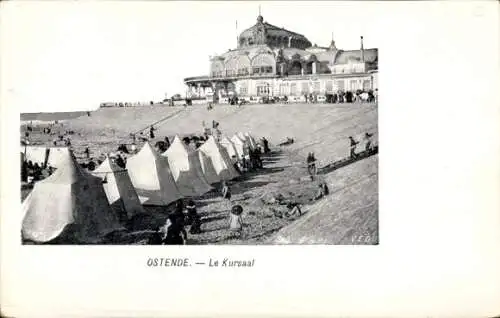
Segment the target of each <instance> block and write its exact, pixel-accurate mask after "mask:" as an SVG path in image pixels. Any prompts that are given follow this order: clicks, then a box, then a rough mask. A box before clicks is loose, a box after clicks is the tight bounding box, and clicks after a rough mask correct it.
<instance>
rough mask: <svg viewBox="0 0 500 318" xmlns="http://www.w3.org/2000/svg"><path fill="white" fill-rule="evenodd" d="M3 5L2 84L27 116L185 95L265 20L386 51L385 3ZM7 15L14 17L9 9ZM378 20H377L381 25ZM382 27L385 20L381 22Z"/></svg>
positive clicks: (317, 37) (321, 38)
mask: <svg viewBox="0 0 500 318" xmlns="http://www.w3.org/2000/svg"><path fill="white" fill-rule="evenodd" d="M3 4H4V8H3V9H6V10H4V12H3V13H4V15H3V16H2V18H3V21H2V36H3V38H4V39H6V40H7V41H5V42H4V43H8V46H7V47H5V46H4V48H3V49H4V52H5V51H6V54H5V55H4V61H3V62H4V64H3V65H6V66H5V69H4V71H3V72H4V73H3V76H4V80H3V82H4V83H6V84H7V86H4V89H5V88H6V89H7V93H8V100H9V101H10V102H9V104H10V105H16V107H18V108H20V110H21V111H22V112H30V111H57V110H63V109H65V110H81V109H94V108H96V107H98V105H99V103H100V102H103V101H149V100H155V101H158V100H161V99H163V98H164V96H165V93H167V94H168V96H171V95H173V94H175V93H181V94H184V92H185V86H184V85H183V78H185V77H190V76H198V75H207V74H208V72H209V61H208V58H209V56H210V55H215V54H221V53H224V52H225V51H227V50H228V49H232V48H235V46H236V36H237V32H236V21H238V28H239V30H238V32H242V31H243V30H244V29H246V28H248V27H250V26H252V25H254V24H255V22H256V18H257V15H258V7H259V4H260V5H261V13H262V16H263V17H264V20H265V21H267V22H269V23H271V24H274V25H276V26H279V27H285V28H287V29H289V30H292V31H295V32H298V33H301V34H303V35H305V36H306V37H307V38H308V39H309V40H310V41H311V42H312V43H317V44H318V45H320V46H327V45H329V43H330V40H331V36H332V32H333V33H334V38H335V41H336V44H337V47H339V48H343V49H358V48H359V47H360V39H359V36H360V35H364V39H365V48H368V47H378V44H379V40H380V36H378V35H380V32H378V31H377V27H376V26H377V25H378V26H380V19H379V18H377V14H376V11H374V10H373V9H374V8H375V7H376V8H377V9H378V11H380V10H381V9H382V8H381V7H380V4H379V5H374V4H370V3H361V2H354V3H352V2H351V3H341V2H333V3H331V2H317V3H314V2H307V3H306V2H180V1H171V2H170V1H169V2H147V1H141V2H114V1H107V2H101V3H97V2H85V3H82V2H78V3H77V2H68V3H64V2H48V3H46V2H41V1H40V2H24V1H23V2H10V3H7V5H5V2H4V3H3ZM5 13H7V14H5ZM377 19H378V22H377V21H376V20H377ZM377 23H378V24H377Z"/></svg>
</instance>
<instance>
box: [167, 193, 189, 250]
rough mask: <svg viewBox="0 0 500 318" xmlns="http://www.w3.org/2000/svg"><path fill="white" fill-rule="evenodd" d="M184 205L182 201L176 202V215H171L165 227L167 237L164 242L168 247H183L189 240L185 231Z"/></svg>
mask: <svg viewBox="0 0 500 318" xmlns="http://www.w3.org/2000/svg"><path fill="white" fill-rule="evenodd" d="M183 210H184V204H183V203H182V200H178V201H177V202H176V206H175V211H174V213H172V214H170V215H169V216H168V219H167V223H166V224H165V227H166V228H167V235H166V237H165V240H164V241H163V242H164V244H166V245H183V244H185V243H186V240H187V232H186V230H185V229H184V224H185V222H184V212H183Z"/></svg>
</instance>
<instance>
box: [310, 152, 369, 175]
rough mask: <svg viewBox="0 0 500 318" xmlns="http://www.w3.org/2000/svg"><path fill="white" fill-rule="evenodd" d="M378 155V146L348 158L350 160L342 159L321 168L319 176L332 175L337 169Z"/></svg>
mask: <svg viewBox="0 0 500 318" xmlns="http://www.w3.org/2000/svg"><path fill="white" fill-rule="evenodd" d="M376 154H378V146H375V147H373V148H372V149H370V150H365V151H362V152H359V153H358V154H356V156H355V157H354V158H351V157H348V158H345V159H341V160H339V161H335V162H333V163H330V164H328V165H326V166H324V167H321V168H319V169H318V172H317V174H319V175H323V174H327V173H330V172H332V171H335V170H337V169H340V168H343V167H345V166H348V165H350V164H353V163H356V162H358V161H360V160H363V159H366V158H368V157H371V156H374V155H376Z"/></svg>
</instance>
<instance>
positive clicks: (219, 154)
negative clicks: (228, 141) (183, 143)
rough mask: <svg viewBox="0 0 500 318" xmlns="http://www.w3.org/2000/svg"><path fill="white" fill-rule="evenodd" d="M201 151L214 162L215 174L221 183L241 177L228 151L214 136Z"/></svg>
mask: <svg viewBox="0 0 500 318" xmlns="http://www.w3.org/2000/svg"><path fill="white" fill-rule="evenodd" d="M199 150H200V151H201V152H203V153H204V154H205V155H207V156H208V157H209V158H210V159H211V160H212V164H213V167H214V169H215V172H216V174H217V176H218V177H219V178H220V180H221V181H222V180H231V179H234V178H236V177H238V176H239V173H238V172H237V171H236V169H235V168H234V166H233V163H232V162H231V159H230V158H229V154H228V153H227V151H226V149H225V148H224V147H222V146H221V145H220V144H219V143H218V142H217V141H215V139H214V137H213V136H210V137H209V138H208V140H207V141H206V142H205V143H204V144H203V145H202V146H201V147H200V148H199Z"/></svg>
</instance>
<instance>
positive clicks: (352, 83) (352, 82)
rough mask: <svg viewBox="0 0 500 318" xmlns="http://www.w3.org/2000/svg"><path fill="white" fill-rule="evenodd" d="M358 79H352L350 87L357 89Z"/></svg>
mask: <svg viewBox="0 0 500 318" xmlns="http://www.w3.org/2000/svg"><path fill="white" fill-rule="evenodd" d="M356 86H357V85H356V80H351V82H350V89H351V90H352V91H353V90H355V89H356Z"/></svg>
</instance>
